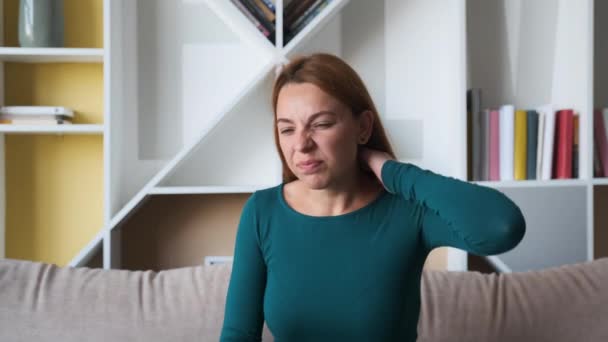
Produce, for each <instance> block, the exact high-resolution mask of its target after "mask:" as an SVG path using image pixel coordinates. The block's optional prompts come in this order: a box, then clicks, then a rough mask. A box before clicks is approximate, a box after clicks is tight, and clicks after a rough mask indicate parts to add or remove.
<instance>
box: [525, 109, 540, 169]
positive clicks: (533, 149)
mask: <svg viewBox="0 0 608 342" xmlns="http://www.w3.org/2000/svg"><path fill="white" fill-rule="evenodd" d="M527 115H528V117H527V119H528V123H527V135H528V137H527V143H528V145H527V151H526V156H527V160H526V179H536V159H537V155H536V154H537V152H538V148H537V145H538V113H537V112H536V111H535V110H528V111H527Z"/></svg>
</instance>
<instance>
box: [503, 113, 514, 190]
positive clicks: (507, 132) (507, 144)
mask: <svg viewBox="0 0 608 342" xmlns="http://www.w3.org/2000/svg"><path fill="white" fill-rule="evenodd" d="M514 116H515V108H514V107H513V105H502V106H501V107H500V124H499V126H500V134H499V135H500V153H499V154H500V180H503V181H508V180H513V147H514V146H513V143H514V127H513V126H514Z"/></svg>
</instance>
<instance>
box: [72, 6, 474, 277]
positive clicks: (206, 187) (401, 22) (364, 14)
mask: <svg viewBox="0 0 608 342" xmlns="http://www.w3.org/2000/svg"><path fill="white" fill-rule="evenodd" d="M275 4H276V6H277V11H278V12H279V15H278V23H279V25H280V24H281V22H282V15H281V14H280V13H281V11H282V8H283V1H281V0H278V1H276V2H275ZM104 6H105V16H104V17H105V18H104V21H105V24H104V25H105V35H104V36H105V38H104V39H105V42H104V47H105V54H106V55H105V56H106V60H105V64H104V73H105V77H104V79H105V82H106V83H105V91H106V92H107V94H108V95H107V97H106V102H105V108H106V112H105V113H104V115H106V116H105V124H106V127H105V128H106V131H105V132H104V133H105V135H104V137H106V139H105V148H106V161H107V165H106V170H105V171H106V172H105V175H106V176H105V177H106V183H107V184H106V201H105V202H106V203H105V204H106V208H107V209H106V217H107V218H108V224H107V226H106V228H105V229H104V231H103V232H102V233H100V234H99V235H98V236H97V237H96V238H95V240H94V241H92V242H91V243H90V244H89V245H88V246H86V247H85V248H84V249H83V250H82V251H81V253H79V255H77V256H76V257H75V258H74V259H73V260H72V261H71V263H70V264H71V265H83V264H86V262H87V260H88V259H90V258H91V257H92V256H93V254H95V253H97V252H98V251H99V248H100V245H101V244H103V254H104V267H106V268H110V267H112V268H115V267H117V268H120V267H121V256H120V251H121V249H122V246H121V234H120V227H121V226H122V225H123V224H124V223H125V222H126V221H127V219H128V218H129V217H130V216H131V215H132V214H133V213H135V212H136V211H137V210H138V209H139V208H141V205H142V203H144V202H145V201H146V200H147V198H149V197H151V196H152V195H155V196H158V195H176V194H178V195H191V194H197V195H204V196H215V194H233V193H234V194H238V193H251V192H253V191H255V190H256V189H261V188H266V187H269V186H273V185H277V184H279V183H280V180H281V169H280V160H279V158H278V154H277V152H276V150H275V147H274V143H273V136H272V127H273V126H272V124H273V122H272V110H271V105H270V95H271V90H272V83H273V80H274V76H275V69H276V67H277V66H278V63H280V62H285V61H288V60H289V59H290V58H292V57H293V56H295V55H296V54H300V53H307V52H313V51H325V52H331V53H335V54H337V55H340V56H342V57H343V58H344V59H345V60H347V61H348V62H349V63H350V64H351V65H353V66H354V67H355V68H357V70H358V71H359V72H360V74H361V75H362V77H363V78H364V80H365V82H366V84H367V85H368V86H369V88H370V92H371V93H372V95H373V96H374V98H375V100H376V102H377V105H378V108H379V110H380V112H381V116H382V119H383V121H384V123H385V126H386V127H387V130H388V133H389V135H390V136H391V138H392V141H393V144H394V147H395V149H396V152H397V154H398V156H399V159H400V160H402V161H411V162H415V163H417V164H418V165H421V166H422V167H426V168H430V169H433V170H435V171H437V172H440V173H443V174H447V175H451V176H454V177H459V178H462V179H464V178H465V175H466V146H465V143H466V134H465V131H464V129H465V128H466V123H465V122H464V120H465V118H466V103H465V98H464V96H463V94H465V90H466V89H465V50H464V47H465V45H464V39H465V17H464V11H465V7H464V2H453V3H450V4H449V5H447V6H446V5H445V4H442V5H439V4H431V3H427V2H424V1H407V2H403V1H395V0H387V1H377V2H376V1H374V2H370V1H362V0H357V1H345V0H333V1H332V2H331V3H330V4H329V5H328V6H326V7H325V9H324V10H323V11H322V12H321V13H320V14H319V16H318V17H317V18H315V19H314V20H313V21H312V22H311V23H310V25H309V26H308V27H306V28H305V29H304V30H302V31H301V32H300V33H299V35H297V36H296V37H294V38H293V39H292V40H291V41H290V42H289V44H287V46H285V47H283V46H282V45H283V34H282V30H280V29H279V30H277V39H276V41H277V44H276V45H273V44H272V43H271V42H270V41H268V40H267V39H266V38H265V37H264V36H263V35H262V34H261V33H259V32H258V31H257V29H256V28H255V27H254V26H253V25H252V24H251V23H249V22H248V21H247V19H246V18H245V17H244V16H243V15H242V14H241V13H240V12H239V11H238V10H237V9H236V7H234V5H233V4H231V3H230V2H229V1H223V0H206V1H202V0H200V1H187V2H168V1H162V0H153V1H150V0H146V1H141V0H140V1H119V0H106V1H105V5H104ZM363 23H364V24H365V25H362V24H363ZM438 23H439V24H438ZM364 27H365V28H364ZM430 32H434V33H433V34H431V33H430ZM403 42H408V44H404V43H403ZM437 85H440V86H439V87H438V86H437ZM407 94H411V96H410V95H407ZM429 103H432V104H433V106H429ZM455 127H456V128H457V129H454V128H455ZM448 143H449V144H450V145H451V146H453V147H454V150H449V151H448V150H445V149H443V148H442V147H441V146H442V145H445V144H448ZM448 259H449V260H448V262H447V263H448V266H449V267H450V268H451V269H464V268H466V254H465V253H462V252H459V251H457V250H451V251H450V252H449V258H448Z"/></svg>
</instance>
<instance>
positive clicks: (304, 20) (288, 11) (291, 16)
mask: <svg viewBox="0 0 608 342" xmlns="http://www.w3.org/2000/svg"><path fill="white" fill-rule="evenodd" d="M330 2H331V0H292V1H291V2H290V3H288V4H287V5H286V6H285V11H284V16H283V27H284V30H283V32H285V44H287V43H289V41H290V40H291V39H293V37H295V36H296V35H297V34H298V33H299V32H300V31H302V29H303V28H304V27H305V26H306V25H307V24H308V23H310V22H311V21H312V20H313V19H314V18H315V17H316V16H317V14H319V13H320V12H321V11H322V10H323V8H325V7H326V6H327V4H329V3H330Z"/></svg>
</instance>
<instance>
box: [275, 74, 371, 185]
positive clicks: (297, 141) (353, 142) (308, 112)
mask: <svg viewBox="0 0 608 342" xmlns="http://www.w3.org/2000/svg"><path fill="white" fill-rule="evenodd" d="M359 121H360V120H359V119H356V118H354V116H353V114H352V113H351V111H350V109H349V108H348V107H346V106H345V105H344V104H342V103H341V102H339V101H338V100H336V99H335V98H333V97H332V96H330V95H329V94H327V93H325V92H324V91H323V90H321V89H320V88H319V87H317V86H316V85H314V84H311V83H300V84H295V83H290V84H287V85H286V86H284V87H283V88H282V89H281V91H280V92H279V96H278V100H277V130H278V136H279V145H280V147H281V151H282V152H283V156H284V157H285V160H286V162H287V165H288V166H289V168H290V169H291V171H292V172H293V173H294V174H295V176H296V177H298V179H300V180H301V181H302V182H304V183H306V184H307V185H308V186H309V187H310V188H312V189H323V188H326V187H328V186H331V185H333V184H337V183H339V181H340V180H341V179H344V176H346V175H349V173H352V172H353V170H354V168H355V167H356V166H357V140H358V138H359V137H360V135H361V134H362V133H364V129H363V127H361V126H362V125H361V124H360V122H359Z"/></svg>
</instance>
